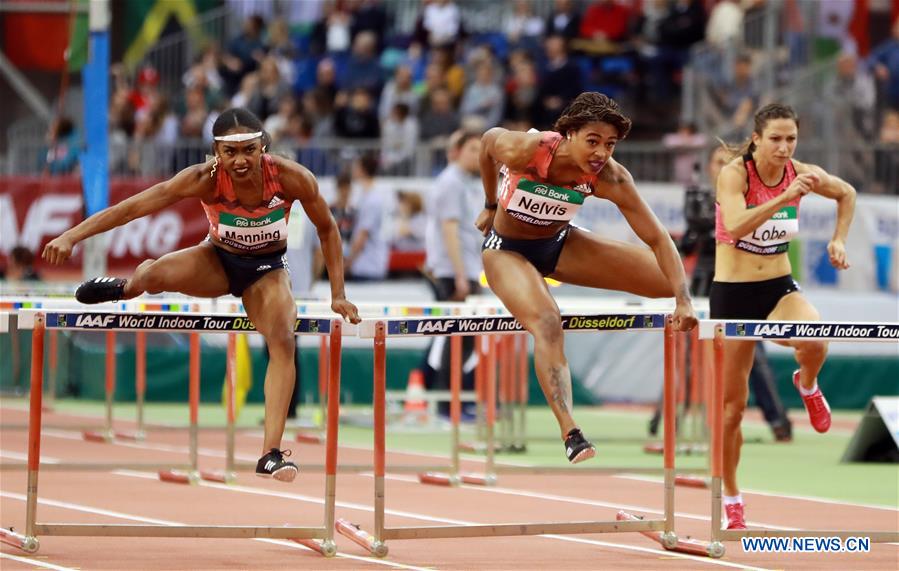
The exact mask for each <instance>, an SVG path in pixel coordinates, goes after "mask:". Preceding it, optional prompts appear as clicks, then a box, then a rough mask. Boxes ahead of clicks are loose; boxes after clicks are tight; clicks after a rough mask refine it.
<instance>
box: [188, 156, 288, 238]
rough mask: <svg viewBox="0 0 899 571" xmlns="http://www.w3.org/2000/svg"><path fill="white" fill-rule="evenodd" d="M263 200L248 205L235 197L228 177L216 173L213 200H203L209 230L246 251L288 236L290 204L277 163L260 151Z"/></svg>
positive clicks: (215, 235) (217, 236)
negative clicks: (253, 204) (253, 206)
mask: <svg viewBox="0 0 899 571" xmlns="http://www.w3.org/2000/svg"><path fill="white" fill-rule="evenodd" d="M262 189H263V190H262V204H260V205H259V206H257V207H256V208H252V209H248V208H246V207H244V206H243V205H241V204H240V201H238V200H237V194H235V192H234V185H233V183H232V182H231V177H230V176H228V175H227V174H225V173H218V174H217V175H216V180H215V196H214V198H213V202H212V203H210V204H207V203H206V202H203V203H202V204H203V210H205V211H206V218H207V219H208V220H209V234H210V235H211V236H213V237H215V238H216V239H218V240H219V241H220V242H221V243H223V244H225V245H227V246H231V247H232V248H237V249H239V250H243V251H245V252H255V251H257V250H263V249H265V248H268V247H269V246H273V245H275V244H277V243H278V242H281V241H283V240H286V239H287V219H288V217H289V216H290V205H291V203H292V202H293V201H291V200H288V199H287V198H286V197H285V195H284V191H283V189H282V188H281V182H280V180H279V179H278V167H276V166H275V162H274V160H272V158H271V156H269V155H267V154H263V155H262Z"/></svg>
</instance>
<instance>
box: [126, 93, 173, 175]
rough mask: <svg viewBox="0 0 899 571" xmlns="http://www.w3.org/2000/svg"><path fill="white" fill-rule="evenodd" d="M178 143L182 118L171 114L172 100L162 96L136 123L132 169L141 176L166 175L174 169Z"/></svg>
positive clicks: (132, 147) (129, 159) (131, 153)
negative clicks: (174, 155) (179, 118)
mask: <svg viewBox="0 0 899 571" xmlns="http://www.w3.org/2000/svg"><path fill="white" fill-rule="evenodd" d="M177 141H178V118H177V117H176V116H175V114H174V113H172V112H171V110H170V108H169V102H168V99H166V98H165V97H159V98H157V99H156V100H155V101H154V102H153V105H152V107H151V108H150V110H149V112H148V113H147V114H145V115H144V116H143V117H140V118H138V120H137V122H136V123H135V127H134V145H132V146H131V152H130V153H129V157H128V166H129V167H130V169H131V171H132V172H135V173H137V174H139V175H141V176H159V175H162V174H164V173H165V172H167V171H168V170H169V169H170V168H171V165H170V164H169V162H170V160H171V156H172V148H173V147H174V145H175V143H176V142H177Z"/></svg>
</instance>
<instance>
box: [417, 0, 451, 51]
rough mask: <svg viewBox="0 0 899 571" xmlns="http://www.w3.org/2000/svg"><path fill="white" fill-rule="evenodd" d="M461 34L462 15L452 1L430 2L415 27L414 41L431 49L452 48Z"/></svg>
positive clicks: (438, 0)
mask: <svg viewBox="0 0 899 571" xmlns="http://www.w3.org/2000/svg"><path fill="white" fill-rule="evenodd" d="M461 33H462V14H461V12H460V11H459V7H458V6H456V3H455V2H454V0H430V2H428V3H427V4H426V5H425V8H424V10H423V11H422V14H421V17H420V18H419V21H418V25H417V26H416V34H415V36H416V40H418V41H420V42H422V43H423V44H427V45H429V46H431V47H443V46H451V47H454V46H455V43H456V40H457V39H458V38H459V36H460V34H461Z"/></svg>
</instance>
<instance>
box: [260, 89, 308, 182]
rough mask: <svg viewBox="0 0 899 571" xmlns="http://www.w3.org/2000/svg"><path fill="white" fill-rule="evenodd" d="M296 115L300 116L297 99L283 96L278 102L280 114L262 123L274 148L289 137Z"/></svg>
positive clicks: (270, 116)
mask: <svg viewBox="0 0 899 571" xmlns="http://www.w3.org/2000/svg"><path fill="white" fill-rule="evenodd" d="M294 115H298V112H297V100H296V98H295V97H294V96H293V95H291V94H290V93H287V94H285V95H282V96H281V99H280V100H278V112H277V113H273V114H271V115H269V116H268V118H267V119H266V120H265V121H264V122H263V123H262V125H263V127H264V128H265V132H266V133H268V136H269V137H270V138H271V145H272V148H278V146H279V143H281V141H282V140H283V139H285V138H286V137H288V133H289V131H290V128H291V126H290V120H291V118H293V116H294ZM314 172H318V171H314Z"/></svg>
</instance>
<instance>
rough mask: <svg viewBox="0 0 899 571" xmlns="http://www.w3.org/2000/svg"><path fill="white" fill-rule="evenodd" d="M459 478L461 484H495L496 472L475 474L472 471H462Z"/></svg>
mask: <svg viewBox="0 0 899 571" xmlns="http://www.w3.org/2000/svg"><path fill="white" fill-rule="evenodd" d="M459 479H460V480H462V483H463V484H469V485H472V486H495V485H496V474H475V473H473V472H462V473H461V474H459Z"/></svg>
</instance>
